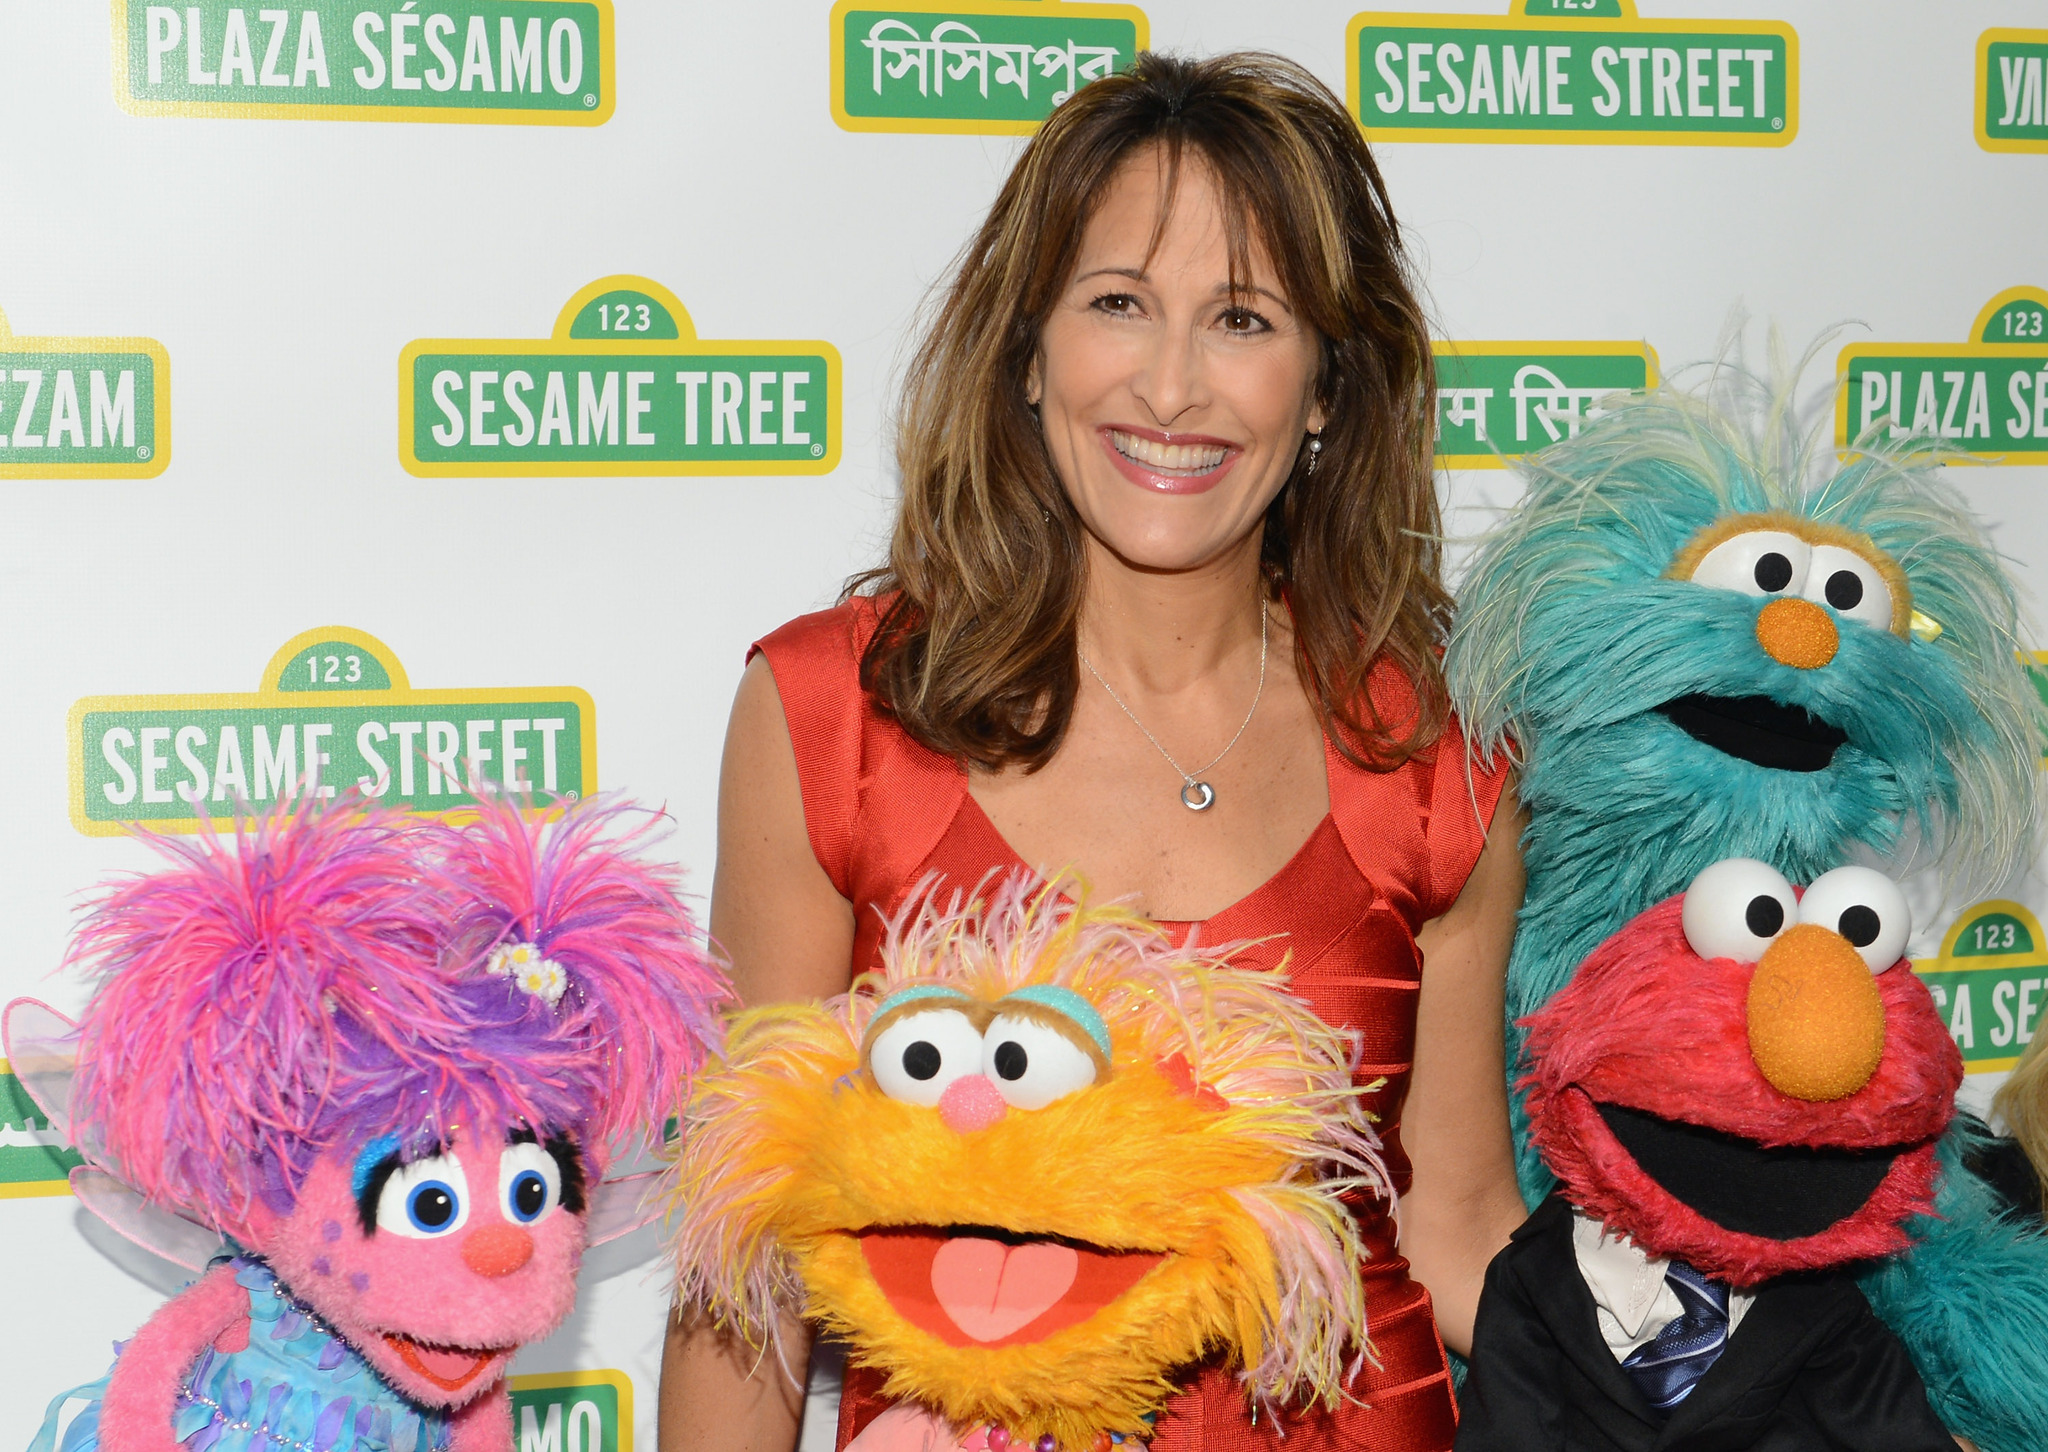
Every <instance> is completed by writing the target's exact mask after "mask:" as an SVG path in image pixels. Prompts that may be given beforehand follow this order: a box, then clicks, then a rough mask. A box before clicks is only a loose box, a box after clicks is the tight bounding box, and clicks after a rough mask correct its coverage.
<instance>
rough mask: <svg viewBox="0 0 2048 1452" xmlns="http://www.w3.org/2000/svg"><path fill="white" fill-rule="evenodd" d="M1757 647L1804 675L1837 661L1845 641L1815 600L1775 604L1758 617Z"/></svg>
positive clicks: (1781, 601) (1775, 602) (1762, 611)
mask: <svg viewBox="0 0 2048 1452" xmlns="http://www.w3.org/2000/svg"><path fill="white" fill-rule="evenodd" d="M1756 643H1757V644H1758V645H1760V646H1762V647H1763V648H1764V650H1765V652H1766V653H1767V654H1768V655H1769V656H1770V658H1771V659H1772V660H1775V661H1782V662H1783V663H1784V664H1786V665H1788V666H1796V667H1797V668H1798V669H1800V670H1803V671H1811V670H1819V669H1820V668H1821V667H1822V666H1824V665H1826V664H1827V663H1828V662H1829V661H1831V660H1833V659H1834V658H1835V650H1836V648H1837V647H1838V646H1840V645H1841V643H1842V637H1841V636H1840V635H1839V634H1838V633H1837V632H1836V630H1835V622H1834V621H1833V620H1830V619H1829V618H1828V612H1827V611H1825V610H1823V609H1821V608H1820V606H1818V605H1816V604H1814V603H1813V602H1812V601H1811V600H1795V599H1793V598H1791V597H1790V596H1786V597H1784V598H1782V599H1778V600H1773V601H1772V602H1771V603H1770V604H1768V605H1766V606H1764V608H1763V609H1762V610H1761V611H1759V612H1758V614H1757V617H1756Z"/></svg>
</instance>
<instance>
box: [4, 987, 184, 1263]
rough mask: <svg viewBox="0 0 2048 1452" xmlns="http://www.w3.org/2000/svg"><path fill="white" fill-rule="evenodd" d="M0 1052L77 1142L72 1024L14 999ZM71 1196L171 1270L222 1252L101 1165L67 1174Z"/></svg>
mask: <svg viewBox="0 0 2048 1452" xmlns="http://www.w3.org/2000/svg"><path fill="white" fill-rule="evenodd" d="M0 1047H4V1049H5V1051H6V1055H7V1067H8V1068H9V1070H11V1071H12V1072H13V1074H14V1076H15V1078H16V1079H18V1080H19V1081H20V1083H21V1087H22V1088H23V1090H25V1091H26V1092H27V1094H28V1097H29V1099H30V1100H31V1101H33V1102H34V1104H35V1107H36V1109H37V1110H38V1111H39V1112H40V1113H41V1114H42V1117H43V1119H44V1121H45V1122H46V1123H47V1124H48V1126H49V1128H50V1129H52V1130H54V1131H55V1132H56V1133H58V1134H61V1135H63V1136H64V1137H65V1138H66V1139H67V1140H70V1141H72V1142H73V1143H74V1144H77V1140H78V1136H77V1134H76V1133H74V1131H73V1128H72V1125H71V1119H70V1103H71V1080H72V1077H73V1076H74V1074H75V1073H76V1071H77V1068H78V1025H77V1024H75V1023H73V1022H72V1021H71V1020H70V1019H68V1018H66V1017H65V1016H64V1015H63V1014H61V1013H59V1012H57V1010H56V1009H54V1008H52V1007H50V1006H49V1005H48V1004H47V1003H41V1002H38V1001H37V1000H36V999H33V998H17V999H16V1000H14V1002H12V1003H10V1004H8V1005H7V1010H6V1012H5V1014H4V1015H0ZM77 1147H78V1149H79V1151H80V1153H82V1154H83V1155H84V1156H85V1157H86V1159H87V1160H89V1161H92V1160H100V1159H103V1158H104V1157H103V1156H101V1155H99V1154H96V1153H95V1147H94V1146H93V1145H91V1144H78V1145H77ZM71 1193H72V1194H73V1195H75V1196H77V1197H78V1203H79V1204H81V1205H83V1206H85V1208H86V1209H88V1210H90V1211H91V1212H92V1213H93V1214H94V1215H96V1216H98V1217H99V1218H100V1219H101V1220H103V1221H105V1222H106V1224H107V1228H108V1229H110V1230H112V1231H113V1232H114V1233H115V1234H116V1235H118V1236H120V1237H121V1238H122V1239H123V1240H126V1241H129V1242H130V1243H132V1244H134V1245H138V1246H140V1247H141V1248H142V1249H144V1250H146V1251H148V1252H149V1253H150V1254H152V1255H155V1256H160V1257H162V1258H163V1259H165V1260H167V1261H170V1262H171V1263H172V1264H173V1265H180V1266H183V1267H184V1268H185V1269H187V1270H191V1271H200V1270H204V1269H205V1268H206V1263H207V1262H208V1261H210V1260H211V1259H213V1257H214V1256H215V1255H217V1254H219V1253H220V1251H221V1249H222V1245H223V1242H222V1240H221V1238H220V1236H219V1235H218V1234H217V1233H216V1232H214V1231H212V1230H209V1229H207V1228H206V1227H205V1226H204V1225H200V1224H198V1223H197V1222H196V1221H192V1220H188V1219H186V1218H185V1217H184V1216H182V1215H179V1214H176V1213H174V1212H172V1211H170V1210H166V1209H164V1208H162V1207H161V1206H159V1205H155V1204H152V1203H151V1202H150V1201H148V1200H146V1199H144V1198H143V1196H142V1192H141V1191H139V1190H137V1189H136V1188H135V1187H134V1186H133V1185H130V1184H129V1183H128V1182H127V1181H125V1180H123V1179H121V1178H120V1177H119V1176H118V1175H115V1174H113V1173H111V1172H110V1171H108V1170H106V1169H104V1168H102V1167H101V1166H100V1165H99V1164H84V1165H80V1166H78V1167H77V1168H75V1169H73V1170H72V1171H71Z"/></svg>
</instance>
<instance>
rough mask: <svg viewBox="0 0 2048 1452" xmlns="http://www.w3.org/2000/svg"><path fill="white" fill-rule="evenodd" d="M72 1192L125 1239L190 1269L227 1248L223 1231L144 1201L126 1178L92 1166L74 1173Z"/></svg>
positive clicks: (202, 1266)
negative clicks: (222, 1235) (221, 1235)
mask: <svg viewBox="0 0 2048 1452" xmlns="http://www.w3.org/2000/svg"><path fill="white" fill-rule="evenodd" d="M71 1193H72V1194H74V1195H76V1196H77V1197H78V1203H79V1204H81V1205H83V1206H85V1208H86V1209H88V1210H90V1211H92V1213H93V1214H95V1215H97V1216H98V1217H99V1218H100V1219H101V1220H104V1221H105V1222H106V1223H107V1228H108V1229H109V1230H112V1231H113V1232H114V1233H115V1234H116V1235H118V1236H120V1237H121V1238H122V1239H123V1240H126V1241H128V1242H130V1243H131V1244H134V1245H139V1246H141V1247H142V1248H143V1249H144V1250H146V1251H148V1252H149V1253H150V1254H151V1255H155V1256H161V1257H162V1258H163V1259H165V1260H167V1261H169V1262H171V1264H173V1265H181V1266H183V1267H184V1268H185V1269H186V1270H189V1271H203V1270H205V1269H206V1264H207V1262H208V1261H210V1260H212V1259H213V1258H214V1257H215V1256H217V1255H219V1254H221V1253H222V1251H223V1250H225V1249H226V1242H225V1241H223V1240H222V1239H221V1237H220V1234H219V1232H217V1231H213V1230H209V1229H207V1227H205V1226H204V1225H201V1224H199V1222H197V1221H196V1220H187V1219H186V1218H185V1217H184V1216H182V1215H179V1214H176V1213H175V1212H173V1211H170V1210H166V1209H164V1208H163V1207H162V1206H160V1205H157V1204H154V1203H152V1202H151V1201H149V1200H145V1199H144V1198H143V1197H142V1192H141V1191H140V1190H137V1189H136V1188H135V1187H134V1186H133V1185H131V1184H129V1183H128V1182H127V1181H126V1180H123V1179H121V1178H120V1177H119V1176H116V1175H110V1174H108V1173H107V1172H106V1171H105V1170H102V1169H97V1168H95V1167H93V1166H92V1165H80V1166H79V1167H78V1168H77V1169H75V1170H73V1171H72V1172H71Z"/></svg>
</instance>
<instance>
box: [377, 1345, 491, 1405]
mask: <svg viewBox="0 0 2048 1452" xmlns="http://www.w3.org/2000/svg"><path fill="white" fill-rule="evenodd" d="M381 1334H382V1335H383V1337H384V1344H385V1345H386V1346H389V1347H390V1348H391V1349H392V1351H393V1352H395V1353H396V1354H397V1356H398V1359H399V1360H400V1361H402V1362H404V1363H405V1366H406V1369H407V1370H408V1371H410V1372H412V1373H413V1374H414V1375H415V1376H419V1377H422V1378H424V1379H425V1380H426V1381H427V1382H428V1383H430V1384H431V1385H433V1386H437V1387H439V1388H440V1389H441V1390H442V1391H446V1392H458V1391H461V1390H462V1389H463V1388H464V1387H466V1386H468V1385H469V1384H470V1383H471V1382H473V1381H475V1380H476V1379H477V1378H478V1377H479V1376H481V1375H483V1372H484V1368H485V1367H487V1366H489V1365H490V1364H491V1363H492V1362H493V1361H496V1360H497V1359H498V1358H499V1357H501V1356H504V1355H506V1354H507V1353H506V1352H505V1351H504V1350H502V1349H500V1348H498V1347H481V1348H479V1347H473V1346H429V1345H428V1344H427V1343H426V1342H424V1341H414V1340H413V1339H412V1338H410V1337H407V1336H397V1335H394V1334H392V1333H391V1332H389V1331H386V1332H383V1333H381Z"/></svg>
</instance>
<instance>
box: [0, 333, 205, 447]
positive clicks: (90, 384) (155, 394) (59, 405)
mask: <svg viewBox="0 0 2048 1452" xmlns="http://www.w3.org/2000/svg"><path fill="white" fill-rule="evenodd" d="M170 462H171V357H170V354H168V353H166V352H165V351H164V345H163V344H161V343H159V342H157V341H156V340H155V339H154V338H23V337H16V336H15V335H14V333H13V332H12V331H10V330H9V328H8V326H7V318H6V315H5V314H0V479H147V478H150V477H152V476H153V475H157V474H161V473H163V471H164V470H165V469H166V468H167V467H168V466H169V465H170Z"/></svg>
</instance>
